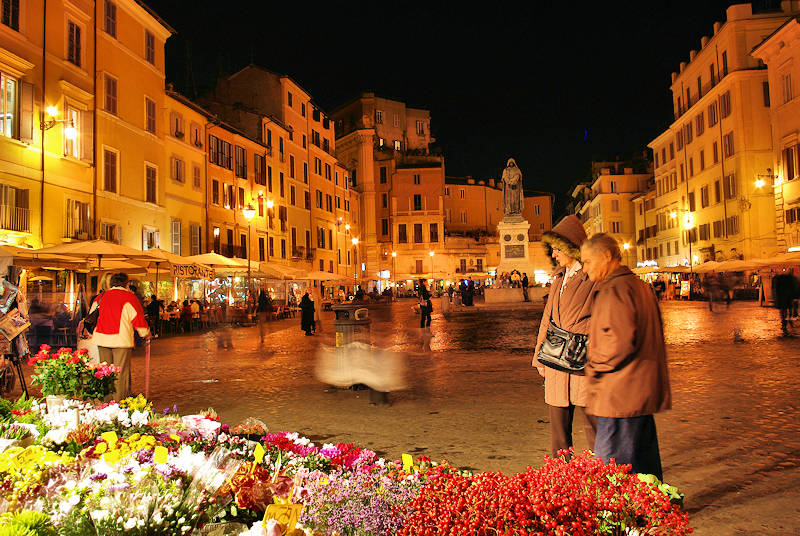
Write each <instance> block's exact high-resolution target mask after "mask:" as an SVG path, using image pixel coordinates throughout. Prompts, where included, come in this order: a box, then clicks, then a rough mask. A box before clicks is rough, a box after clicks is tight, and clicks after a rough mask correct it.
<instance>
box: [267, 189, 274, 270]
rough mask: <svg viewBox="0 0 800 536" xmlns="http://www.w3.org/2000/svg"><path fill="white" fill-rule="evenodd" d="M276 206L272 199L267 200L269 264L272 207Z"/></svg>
mask: <svg viewBox="0 0 800 536" xmlns="http://www.w3.org/2000/svg"><path fill="white" fill-rule="evenodd" d="M274 206H275V203H273V201H272V199H267V220H268V221H269V223H268V224H267V262H269V230H270V229H271V228H272V207H274Z"/></svg>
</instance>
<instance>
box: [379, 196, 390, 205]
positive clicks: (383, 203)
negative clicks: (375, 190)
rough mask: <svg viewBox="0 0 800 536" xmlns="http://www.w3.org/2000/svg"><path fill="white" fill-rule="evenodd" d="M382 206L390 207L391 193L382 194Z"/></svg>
mask: <svg viewBox="0 0 800 536" xmlns="http://www.w3.org/2000/svg"><path fill="white" fill-rule="evenodd" d="M381 207H382V208H389V194H381Z"/></svg>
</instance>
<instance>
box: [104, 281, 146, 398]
mask: <svg viewBox="0 0 800 536" xmlns="http://www.w3.org/2000/svg"><path fill="white" fill-rule="evenodd" d="M109 284H110V286H111V288H109V289H108V290H106V291H105V292H103V293H102V294H101V295H99V296H98V297H97V299H96V300H95V301H94V302H93V303H92V306H91V307H90V309H89V312H90V313H91V312H92V311H94V310H95V309H97V308H98V307H99V309H100V310H99V313H98V317H97V326H96V327H95V329H94V333H93V334H92V342H93V343H94V344H96V345H97V350H98V353H99V354H100V361H105V362H106V363H109V364H113V365H116V366H118V367H120V369H121V370H120V373H119V375H118V376H117V381H116V384H115V391H114V400H116V401H120V400H122V399H123V398H127V397H128V395H130V392H131V365H130V359H131V352H132V351H133V346H134V340H133V333H134V330H135V331H136V332H137V333H138V334H139V336H140V337H142V338H144V339H149V338H150V328H149V327H148V326H147V320H146V319H145V316H144V309H142V304H141V303H140V302H139V299H138V298H137V297H136V295H135V294H134V293H133V292H131V291H130V290H128V276H127V274H124V273H118V274H114V275H113V276H111V280H110V283H109Z"/></svg>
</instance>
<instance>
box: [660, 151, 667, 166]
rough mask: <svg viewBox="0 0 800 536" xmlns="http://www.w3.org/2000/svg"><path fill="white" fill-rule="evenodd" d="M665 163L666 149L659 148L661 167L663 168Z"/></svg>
mask: <svg viewBox="0 0 800 536" xmlns="http://www.w3.org/2000/svg"><path fill="white" fill-rule="evenodd" d="M666 163H667V148H666V147H662V148H661V165H662V166H663V165H664V164H666Z"/></svg>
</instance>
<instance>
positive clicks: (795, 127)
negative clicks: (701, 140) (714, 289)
mask: <svg viewBox="0 0 800 536" xmlns="http://www.w3.org/2000/svg"><path fill="white" fill-rule="evenodd" d="M752 55H753V56H754V57H756V58H758V59H761V60H762V61H764V63H766V64H767V77H768V81H769V90H770V93H769V99H770V120H771V125H772V141H773V147H772V165H771V166H770V167H769V168H767V169H766V170H765V172H764V173H763V174H759V175H758V176H757V177H756V180H757V181H759V182H758V184H759V185H761V186H760V187H761V188H763V189H764V190H765V191H771V192H772V194H773V196H774V201H775V232H776V241H777V249H778V252H781V253H783V252H786V251H787V250H788V249H789V248H792V250H793V251H796V250H797V249H798V248H800V180H798V179H800V98H798V94H800V89H798V86H797V84H795V83H794V81H795V80H799V81H800V23H798V20H797V18H796V17H793V18H791V19H789V20H788V21H786V22H785V23H784V24H783V25H782V26H781V27H780V28H778V29H777V30H776V31H775V32H774V33H773V34H772V35H770V36H769V37H768V38H767V39H765V40H764V42H762V43H761V44H760V45H758V46H757V47H756V48H755V49H754V50H753V53H752Z"/></svg>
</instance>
